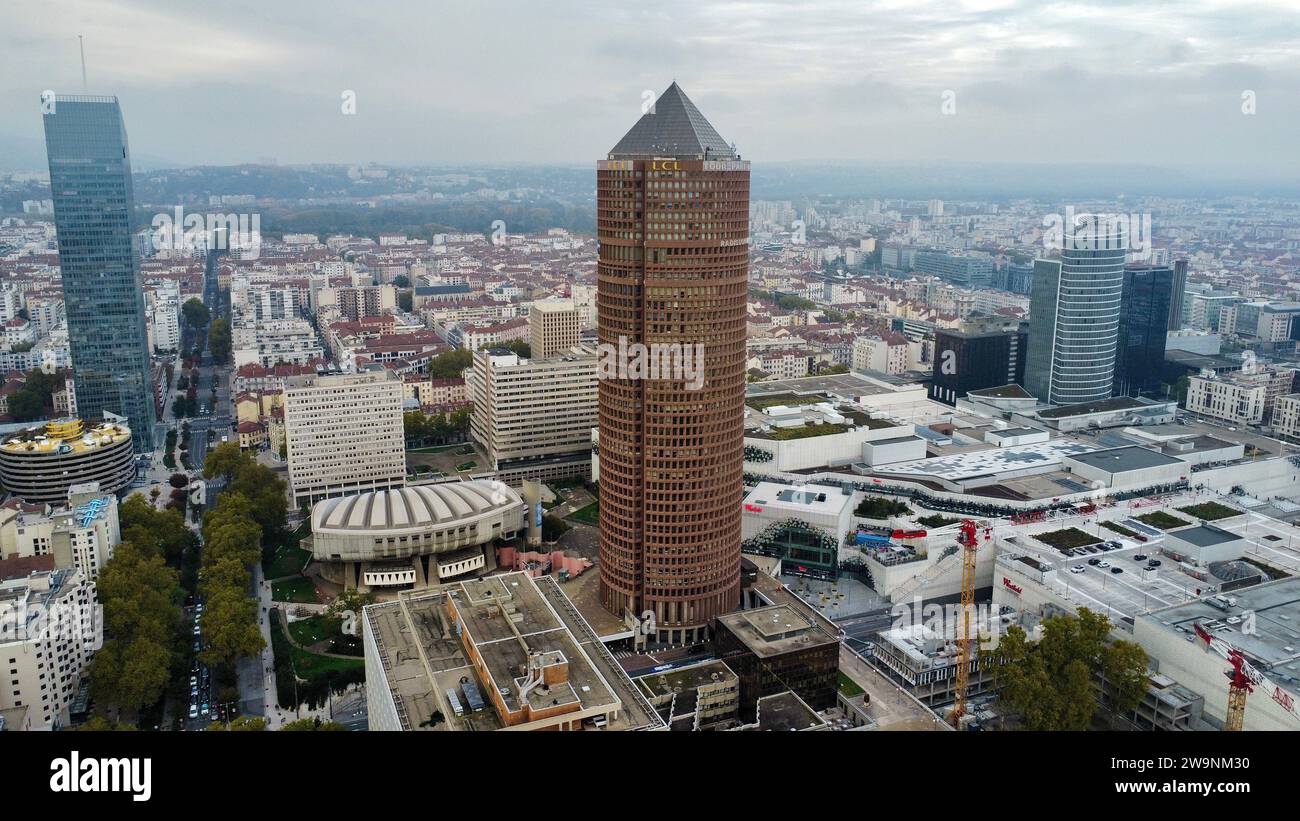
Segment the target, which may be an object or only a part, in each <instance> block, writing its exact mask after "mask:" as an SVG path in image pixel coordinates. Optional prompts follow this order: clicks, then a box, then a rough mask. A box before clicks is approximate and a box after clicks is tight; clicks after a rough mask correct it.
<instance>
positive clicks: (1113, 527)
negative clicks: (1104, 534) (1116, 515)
mask: <svg viewBox="0 0 1300 821" xmlns="http://www.w3.org/2000/svg"><path fill="white" fill-rule="evenodd" d="M1101 526H1102V527H1104V528H1106V529H1107V530H1110V531H1113V532H1115V533H1118V534H1119V535H1121V536H1128V537H1129V538H1132V537H1134V536H1136V535H1138V534H1137V533H1136V532H1134V531H1132V530H1129V529H1128V528H1127V527H1124V525H1121V524H1116V523H1115V522H1102V523H1101Z"/></svg>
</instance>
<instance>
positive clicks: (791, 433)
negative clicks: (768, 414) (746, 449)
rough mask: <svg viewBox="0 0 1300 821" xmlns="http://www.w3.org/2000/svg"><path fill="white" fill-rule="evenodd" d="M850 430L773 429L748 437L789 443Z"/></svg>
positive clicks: (813, 427) (816, 427)
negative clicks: (793, 440)
mask: <svg viewBox="0 0 1300 821" xmlns="http://www.w3.org/2000/svg"><path fill="white" fill-rule="evenodd" d="M848 429H849V426H848V425H827V424H821V425H803V426H801V427H797V428H772V429H771V430H766V431H761V430H760V431H748V432H746V434H745V435H746V436H752V437H753V438H755V439H772V440H775V441H778V442H784V441H788V440H790V439H809V438H811V437H813V436H830V435H832V434H835V433H844V432H845V431H847V430H848Z"/></svg>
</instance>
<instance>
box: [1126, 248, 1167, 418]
mask: <svg viewBox="0 0 1300 821" xmlns="http://www.w3.org/2000/svg"><path fill="white" fill-rule="evenodd" d="M1174 284H1175V275H1174V269H1172V268H1170V267H1168V266H1166V265H1159V266H1154V265H1129V266H1127V267H1126V268H1125V269H1124V292H1123V296H1122V298H1121V300H1120V315H1119V346H1118V350H1117V351H1116V356H1115V395H1116V396H1142V395H1147V394H1153V393H1158V392H1159V391H1160V386H1161V384H1162V382H1163V381H1164V380H1163V376H1162V375H1163V371H1164V360H1165V339H1166V334H1167V332H1168V330H1169V305H1170V302H1171V301H1172V300H1173V299H1174Z"/></svg>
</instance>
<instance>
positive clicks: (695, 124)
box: [609, 82, 735, 160]
mask: <svg viewBox="0 0 1300 821" xmlns="http://www.w3.org/2000/svg"><path fill="white" fill-rule="evenodd" d="M706 154H707V156H708V157H709V159H714V158H717V159H730V158H732V157H734V156H735V152H734V151H733V150H732V148H731V145H730V144H728V143H727V141H726V140H724V139H722V137H721V135H719V134H718V132H717V130H716V129H714V127H713V126H712V125H710V124H709V121H708V120H706V119H704V115H703V114H701V113H700V110H699V109H698V108H696V107H695V103H693V102H691V99H690V98H689V97H687V96H686V92H684V91H682V89H681V87H680V86H678V85H677V83H676V82H674V83H673V84H672V85H670V86H668V90H667V91H665V92H664V93H663V94H662V95H660V97H659V99H658V100H656V101H655V105H654V108H652V109H650V110H649V111H647V112H646V113H645V114H643V115H641V119H639V120H637V121H636V125H634V126H632V130H631V131H629V132H627V133H626V134H624V135H623V139H621V140H619V141H618V145H616V146H614V147H613V148H612V149H610V152H609V159H611V160H626V159H642V158H648V157H676V158H678V159H695V158H699V159H703V158H704V157H705V155H706Z"/></svg>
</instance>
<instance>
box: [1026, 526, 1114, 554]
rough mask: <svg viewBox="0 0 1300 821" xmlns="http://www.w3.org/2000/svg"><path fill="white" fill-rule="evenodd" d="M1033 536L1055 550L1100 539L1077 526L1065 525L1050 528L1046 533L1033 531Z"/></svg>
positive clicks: (1094, 542) (1091, 542)
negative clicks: (1064, 526) (1063, 526)
mask: <svg viewBox="0 0 1300 821" xmlns="http://www.w3.org/2000/svg"><path fill="white" fill-rule="evenodd" d="M1034 538H1035V539H1037V540H1038V541H1040V542H1042V543H1043V544H1045V545H1051V546H1052V547H1054V548H1056V549H1057V550H1070V549H1071V548H1075V547H1083V546H1084V545H1088V544H1097V543H1098V542H1100V541H1101V539H1098V538H1097V537H1096V536H1093V535H1092V534H1091V533H1084V532H1083V531H1082V530H1080V529H1079V528H1077V527H1067V528H1065V529H1064V530H1052V531H1049V532H1047V533H1035V534H1034Z"/></svg>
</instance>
